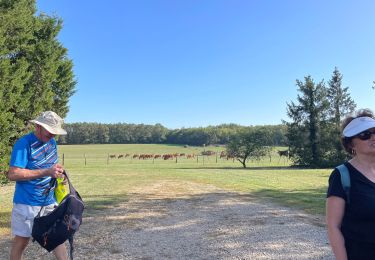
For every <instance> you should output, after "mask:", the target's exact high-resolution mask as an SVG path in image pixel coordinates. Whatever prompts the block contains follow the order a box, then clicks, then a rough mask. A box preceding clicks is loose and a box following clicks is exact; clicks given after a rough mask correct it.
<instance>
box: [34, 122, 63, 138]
mask: <svg viewBox="0 0 375 260" xmlns="http://www.w3.org/2000/svg"><path fill="white" fill-rule="evenodd" d="M29 122H31V123H34V124H37V125H40V126H42V127H43V128H44V129H46V130H47V131H48V132H50V133H51V134H54V135H66V134H67V132H66V131H65V130H64V129H62V128H60V127H50V126H49V125H47V124H44V123H41V122H39V121H37V120H30V121H29Z"/></svg>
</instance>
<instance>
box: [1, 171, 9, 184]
mask: <svg viewBox="0 0 375 260" xmlns="http://www.w3.org/2000/svg"><path fill="white" fill-rule="evenodd" d="M5 173H6V172H0V186H1V185H5V184H8V183H9V179H8V178H7V176H6V175H5Z"/></svg>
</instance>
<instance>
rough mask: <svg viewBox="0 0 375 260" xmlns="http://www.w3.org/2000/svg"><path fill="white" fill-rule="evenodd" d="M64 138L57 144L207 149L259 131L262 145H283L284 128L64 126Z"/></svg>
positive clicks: (120, 124) (227, 125)
mask: <svg viewBox="0 0 375 260" xmlns="http://www.w3.org/2000/svg"><path fill="white" fill-rule="evenodd" d="M64 128H65V129H66V130H67V132H68V134H67V135H66V136H60V137H59V140H58V142H59V144H135V143H141V144H148V143H153V144H163V143H167V144H182V145H210V144H227V143H228V141H229V140H230V138H231V136H233V135H236V134H237V133H238V132H239V131H241V130H242V129H245V128H263V129H266V130H267V131H269V133H270V135H269V136H271V138H269V140H268V141H267V143H265V144H264V145H269V146H284V145H287V139H286V126H285V125H281V124H280V125H265V126H241V125H236V124H223V125H219V126H208V127H196V128H181V129H173V130H171V129H168V128H166V127H164V126H162V125H161V124H156V125H144V124H126V123H118V124H101V123H72V124H65V125H64Z"/></svg>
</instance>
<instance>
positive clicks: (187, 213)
mask: <svg viewBox="0 0 375 260" xmlns="http://www.w3.org/2000/svg"><path fill="white" fill-rule="evenodd" d="M171 190H173V192H171ZM176 190H178V192H177V193H176ZM129 198H130V199H129V201H128V202H127V203H124V204H122V205H119V206H118V207H114V208H111V209H107V210H105V211H97V212H95V217H94V214H91V216H86V217H85V218H84V223H83V224H82V226H81V229H80V231H79V232H78V233H77V235H76V236H75V247H76V250H75V259H98V260H99V259H100V260H102V259H111V260H112V259H143V260H146V259H150V260H151V259H155V260H156V259H158V260H159V259H160V260H161V259H251V260H252V259H314V260H315V259H324V260H329V259H334V257H333V256H332V253H331V250H330V248H329V245H328V243H327V235H326V231H325V228H324V225H323V220H322V219H321V218H316V217H311V216H309V215H306V214H304V213H302V212H300V211H297V210H291V209H288V208H284V207H280V206H278V205H275V204H271V203H269V202H264V201H263V202H262V201H259V200H256V199H254V198H252V197H250V196H248V195H244V194H238V193H234V192H227V191H223V190H219V189H217V188H215V187H213V186H207V185H201V184H195V183H174V182H166V181H165V182H161V183H157V184H154V185H153V186H151V187H148V188H147V190H145V189H144V187H143V188H142V189H134V190H133V191H132V193H131V194H130V196H129ZM9 248H10V242H9V238H2V239H1V240H0V259H8V252H9ZM25 259H26V260H27V259H30V260H31V259H54V258H53V257H51V254H48V253H46V252H45V251H43V250H42V249H40V248H39V247H38V246H37V245H36V244H34V243H30V246H29V247H28V248H27V254H26V255H25Z"/></svg>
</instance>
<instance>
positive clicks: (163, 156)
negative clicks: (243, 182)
mask: <svg viewBox="0 0 375 260" xmlns="http://www.w3.org/2000/svg"><path fill="white" fill-rule="evenodd" d="M217 154H218V155H219V157H220V158H226V159H227V160H229V159H231V158H233V157H231V156H229V155H227V154H226V153H225V152H224V151H222V152H220V154H219V153H216V152H213V151H209V152H208V151H205V152H202V153H201V154H199V155H198V154H185V153H169V154H129V153H125V154H109V155H108V156H109V158H110V159H121V158H124V159H125V158H130V159H139V160H147V159H163V160H169V159H175V158H186V159H194V158H195V157H196V156H202V155H205V156H216V155H217Z"/></svg>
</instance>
